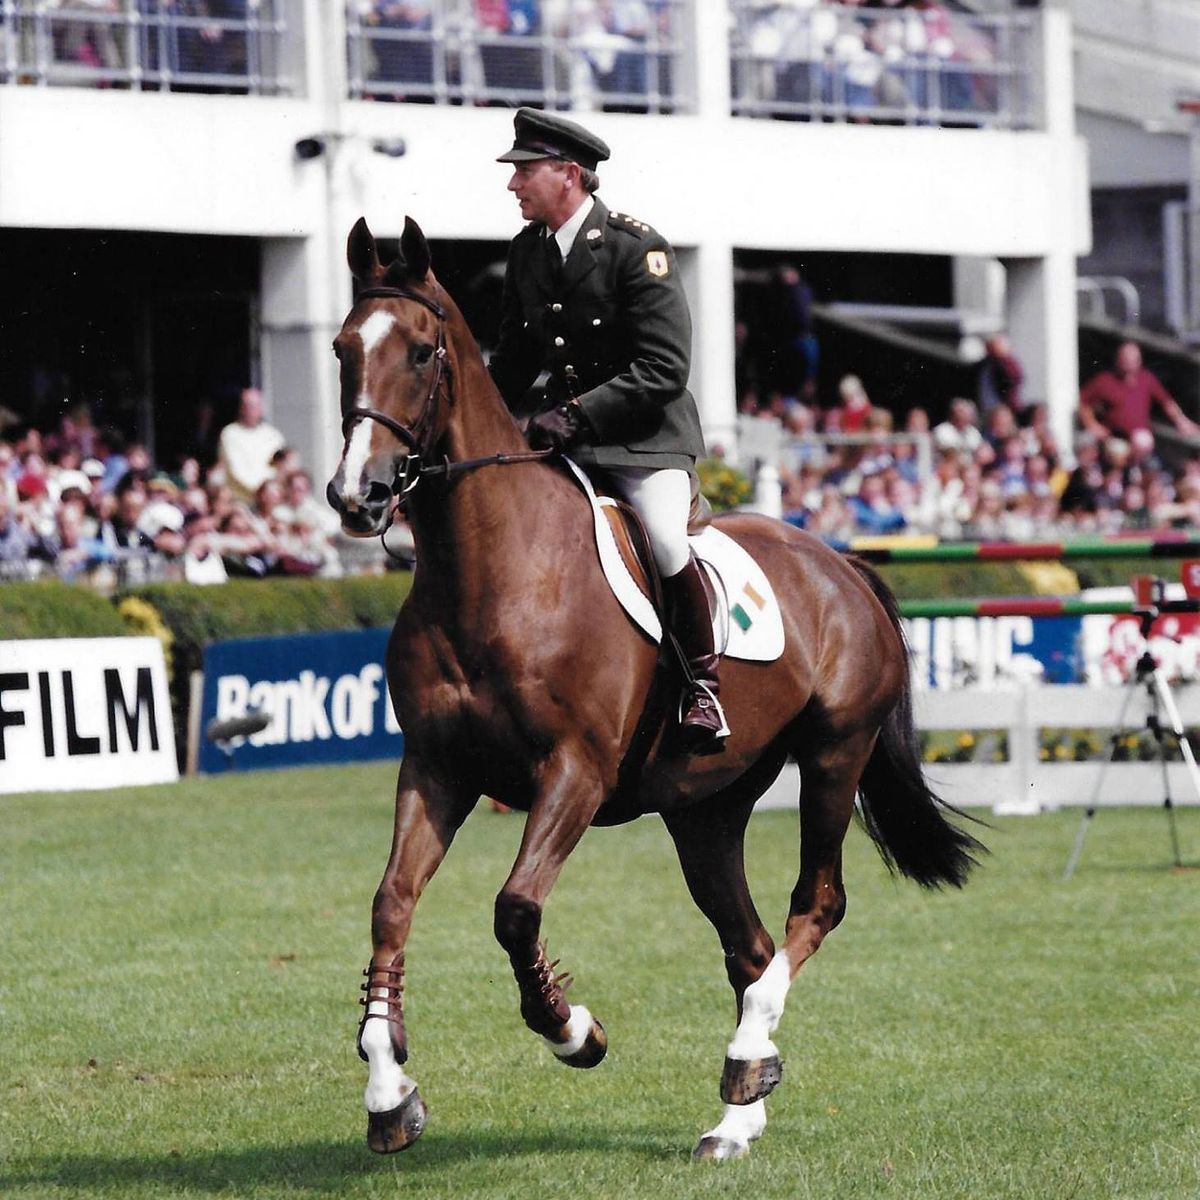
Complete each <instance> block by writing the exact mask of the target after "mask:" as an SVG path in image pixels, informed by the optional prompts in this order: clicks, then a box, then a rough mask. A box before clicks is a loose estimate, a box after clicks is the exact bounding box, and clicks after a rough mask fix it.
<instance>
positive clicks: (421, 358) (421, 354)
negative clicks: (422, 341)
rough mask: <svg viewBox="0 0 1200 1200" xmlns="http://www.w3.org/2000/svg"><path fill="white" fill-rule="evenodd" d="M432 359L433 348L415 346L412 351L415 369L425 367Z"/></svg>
mask: <svg viewBox="0 0 1200 1200" xmlns="http://www.w3.org/2000/svg"><path fill="white" fill-rule="evenodd" d="M432 357H433V347H432V346H414V347H413V349H412V362H413V366H415V367H423V366H425V364H426V363H428V362H429V360H430V359H431V358H432Z"/></svg>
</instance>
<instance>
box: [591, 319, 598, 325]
mask: <svg viewBox="0 0 1200 1200" xmlns="http://www.w3.org/2000/svg"><path fill="white" fill-rule="evenodd" d="M592 324H593V325H599V324H600V318H599V317H593V318H592Z"/></svg>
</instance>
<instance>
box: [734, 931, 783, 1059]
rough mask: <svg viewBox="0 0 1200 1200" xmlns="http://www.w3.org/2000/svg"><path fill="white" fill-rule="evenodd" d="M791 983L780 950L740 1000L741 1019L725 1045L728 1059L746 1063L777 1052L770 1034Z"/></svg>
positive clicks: (777, 1022)
mask: <svg viewBox="0 0 1200 1200" xmlns="http://www.w3.org/2000/svg"><path fill="white" fill-rule="evenodd" d="M791 983H792V980H791V966H790V964H789V963H788V956H787V955H786V954H785V953H784V952H783V951H782V950H780V951H779V952H778V953H777V954H776V955H775V957H774V958H773V959H771V961H770V963H769V965H768V966H767V969H766V970H765V971H764V972H763V973H762V974H761V975H760V976H759V977H758V978H757V979H756V980H755V981H754V982H753V983H752V984H751V985H750V986H749V987H748V988H747V989H746V994H745V995H744V996H743V997H742V1020H741V1022H740V1024H739V1025H738V1027H737V1030H736V1031H735V1032H734V1035H733V1041H732V1042H730V1043H729V1050H728V1052H727V1053H728V1055H729V1057H730V1058H737V1059H743V1060H747V1061H749V1060H752V1059H758V1058H770V1057H771V1056H772V1055H775V1054H778V1053H779V1051H778V1050H776V1049H775V1043H774V1042H772V1041H771V1034H773V1033H774V1032H775V1030H776V1029H777V1028H778V1027H779V1021H780V1018H781V1017H782V1016H783V1002H784V1001H785V1000H786V999H787V994H788V988H789V987H790V986H791Z"/></svg>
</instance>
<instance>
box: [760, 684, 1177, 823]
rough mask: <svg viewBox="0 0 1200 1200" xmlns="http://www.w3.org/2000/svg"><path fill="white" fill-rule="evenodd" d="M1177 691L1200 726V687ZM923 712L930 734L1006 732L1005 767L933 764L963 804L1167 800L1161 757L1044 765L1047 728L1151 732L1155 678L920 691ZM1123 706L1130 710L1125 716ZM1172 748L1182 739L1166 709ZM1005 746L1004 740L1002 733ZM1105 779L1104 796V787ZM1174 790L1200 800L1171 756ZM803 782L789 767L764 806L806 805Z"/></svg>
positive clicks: (1050, 805) (1028, 807) (1037, 808)
mask: <svg viewBox="0 0 1200 1200" xmlns="http://www.w3.org/2000/svg"><path fill="white" fill-rule="evenodd" d="M1171 696H1172V699H1173V700H1174V702H1175V704H1176V706H1177V708H1178V709H1179V716H1180V719H1181V720H1182V722H1183V725H1184V728H1185V729H1191V728H1194V727H1197V726H1200V685H1197V684H1179V685H1172V688H1171ZM914 711H915V716H916V720H917V725H918V727H919V728H920V729H922V730H960V729H971V730H989V731H996V732H998V733H999V734H1000V735H1004V736H1005V739H1006V741H1007V746H1008V754H1007V759H1006V761H1004V762H996V763H977V762H970V763H932V764H930V765H929V766H928V767H927V769H926V773H927V776H928V778H929V780H930V783H931V784H932V785H933V787H934V790H935V791H936V792H937V793H938V795H940V796H941V797H942V798H943V799H944V800H946V801H947V802H948V803H950V804H953V805H955V806H956V807H959V808H980V807H984V808H990V809H992V810H993V811H994V812H996V813H1038V812H1045V811H1047V810H1050V809H1057V808H1068V807H1086V806H1087V805H1089V804H1091V803H1092V802H1093V797H1094V802H1095V803H1096V804H1097V805H1099V806H1116V805H1142V806H1148V805H1161V804H1162V803H1163V800H1164V780H1163V771H1162V767H1161V765H1160V762H1159V760H1157V759H1151V760H1149V761H1139V762H1109V761H1108V752H1109V745H1108V742H1107V741H1105V742H1104V744H1103V754H1104V759H1103V760H1102V761H1091V762H1057V761H1043V760H1042V758H1041V749H1040V737H1039V734H1040V731H1041V730H1042V729H1045V728H1054V729H1061V728H1064V727H1070V728H1078V729H1094V730H1097V731H1100V734H1101V737H1102V738H1105V739H1106V738H1108V737H1109V736H1110V734H1111V733H1112V732H1115V731H1117V730H1118V729H1120V730H1128V731H1129V732H1130V733H1131V734H1132V733H1138V732H1144V731H1146V729H1147V725H1146V722H1147V717H1148V716H1149V714H1150V711H1151V704H1150V698H1149V694H1148V690H1147V687H1146V685H1145V684H1140V683H1135V684H1129V685H1126V686H1124V687H1089V686H1085V685H1082V684H1080V685H1074V684H1061V685H1039V684H1031V685H1029V686H1027V687H1021V688H1016V689H1013V690H1010V691H993V690H984V689H979V688H962V689H956V690H953V691H928V692H918V693H917V694H916V696H915V702H914ZM1122 711H1124V716H1123V717H1122ZM1162 722H1163V726H1164V728H1165V729H1166V730H1167V744H1168V748H1173V743H1174V737H1173V735H1172V734H1171V732H1170V721H1169V719H1168V717H1167V715H1166V714H1165V713H1163V714H1162ZM996 740H997V742H999V741H1000V740H1001V739H1000V738H999V737H998V738H997V739H996ZM1098 782H1099V783H1100V784H1101V788H1100V791H1099V793H1098V794H1097V792H1096V787H1097V783H1098ZM1166 787H1167V789H1169V792H1170V796H1171V799H1172V801H1173V802H1174V803H1175V804H1176V805H1196V804H1198V803H1200V797H1198V796H1197V792H1196V788H1195V786H1194V784H1193V783H1192V780H1191V777H1190V776H1189V774H1188V768H1187V766H1186V765H1185V764H1184V763H1183V762H1181V761H1180V762H1175V761H1172V762H1168V764H1167V777H1166ZM798 794H799V778H798V773H797V771H796V768H795V767H794V766H792V765H791V764H788V766H787V767H785V768H784V771H783V773H782V774H781V775H780V777H779V779H777V780H776V781H775V783H774V784H773V785H772V787H771V788H770V789H769V790H768V792H767V794H766V795H765V796H764V797H763V799H762V800H761V801H760V802H759V805H760V807H764V808H788V807H790V806H792V805H794V804H795V803H796V797H797V795H798Z"/></svg>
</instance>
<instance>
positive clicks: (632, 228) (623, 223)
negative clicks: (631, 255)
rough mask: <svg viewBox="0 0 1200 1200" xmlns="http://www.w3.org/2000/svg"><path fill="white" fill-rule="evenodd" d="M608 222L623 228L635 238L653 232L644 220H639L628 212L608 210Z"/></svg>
mask: <svg viewBox="0 0 1200 1200" xmlns="http://www.w3.org/2000/svg"><path fill="white" fill-rule="evenodd" d="M608 223H609V224H610V225H613V226H615V227H616V228H617V229H623V230H625V232H626V233H631V234H633V236H634V237H637V238H643V237H645V236H646V235H647V234H649V233H653V232H654V230H653V229H651V228H650V226H649V225H647V224H646V222H645V221H639V220H638V219H637V217H631V216H630V215H629V214H628V213H619V212H610V213H609V214H608Z"/></svg>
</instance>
